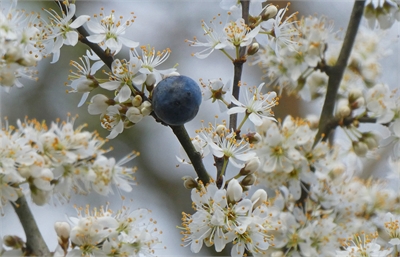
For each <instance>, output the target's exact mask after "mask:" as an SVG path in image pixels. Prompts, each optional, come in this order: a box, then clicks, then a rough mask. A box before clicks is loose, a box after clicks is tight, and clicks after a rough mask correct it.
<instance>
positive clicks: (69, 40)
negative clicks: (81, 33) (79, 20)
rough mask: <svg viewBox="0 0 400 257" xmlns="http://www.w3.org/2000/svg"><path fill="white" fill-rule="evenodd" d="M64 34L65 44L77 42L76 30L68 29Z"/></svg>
mask: <svg viewBox="0 0 400 257" xmlns="http://www.w3.org/2000/svg"><path fill="white" fill-rule="evenodd" d="M65 36H66V38H67V39H66V40H65V42H64V43H65V44H66V45H71V46H74V45H76V44H77V43H78V32H76V31H69V32H67V33H66V34H65Z"/></svg>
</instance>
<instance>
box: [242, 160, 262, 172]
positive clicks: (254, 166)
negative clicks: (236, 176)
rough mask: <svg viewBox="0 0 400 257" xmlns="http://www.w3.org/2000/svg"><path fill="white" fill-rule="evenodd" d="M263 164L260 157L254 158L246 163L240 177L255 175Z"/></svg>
mask: <svg viewBox="0 0 400 257" xmlns="http://www.w3.org/2000/svg"><path fill="white" fill-rule="evenodd" d="M260 165H261V162H260V159H259V158H258V157H253V158H251V159H250V160H248V161H247V162H246V164H245V165H244V167H243V168H242V169H241V170H240V175H242V176H246V175H250V174H253V173H254V172H255V171H256V170H258V168H259V167H260Z"/></svg>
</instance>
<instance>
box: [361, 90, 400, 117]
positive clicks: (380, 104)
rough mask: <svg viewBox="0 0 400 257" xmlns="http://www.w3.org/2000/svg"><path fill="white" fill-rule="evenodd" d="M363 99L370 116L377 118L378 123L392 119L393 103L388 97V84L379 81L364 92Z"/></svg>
mask: <svg viewBox="0 0 400 257" xmlns="http://www.w3.org/2000/svg"><path fill="white" fill-rule="evenodd" d="M365 101H366V103H367V110H368V111H370V112H371V117H375V118H377V122H378V123H387V122H390V121H391V120H392V119H393V117H394V111H393V109H394V107H395V103H394V101H393V99H392V98H391V97H390V90H389V87H388V85H386V84H382V83H380V84H376V85H375V86H374V87H372V88H370V89H369V90H368V91H367V93H366V96H365Z"/></svg>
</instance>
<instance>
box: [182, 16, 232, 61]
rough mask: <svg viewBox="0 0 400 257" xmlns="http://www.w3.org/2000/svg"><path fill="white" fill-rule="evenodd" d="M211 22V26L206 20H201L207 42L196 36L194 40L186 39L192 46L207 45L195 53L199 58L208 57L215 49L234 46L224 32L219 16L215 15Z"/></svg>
mask: <svg viewBox="0 0 400 257" xmlns="http://www.w3.org/2000/svg"><path fill="white" fill-rule="evenodd" d="M218 16H219V15H218ZM210 24H211V25H210V26H211V27H210V26H209V25H207V23H206V22H205V21H201V28H202V29H203V31H204V35H205V36H207V37H206V39H207V42H205V43H203V42H200V41H198V39H197V38H196V37H194V38H193V41H191V40H186V42H188V43H189V45H190V46H200V47H206V48H205V49H204V50H202V51H200V52H198V53H195V54H194V56H196V57H197V58H199V59H204V58H207V57H208V56H209V55H210V54H211V53H212V52H213V51H214V50H215V49H217V50H223V49H229V48H232V45H230V44H229V43H228V39H227V36H226V34H225V33H224V30H223V27H222V26H221V23H220V21H218V20H217V17H214V18H213V20H212V21H210Z"/></svg>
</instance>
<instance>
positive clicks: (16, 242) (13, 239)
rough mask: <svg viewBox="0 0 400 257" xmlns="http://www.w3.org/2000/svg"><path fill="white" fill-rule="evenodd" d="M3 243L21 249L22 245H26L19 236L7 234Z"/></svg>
mask: <svg viewBox="0 0 400 257" xmlns="http://www.w3.org/2000/svg"><path fill="white" fill-rule="evenodd" d="M3 243H4V245H5V246H8V247H11V248H13V249H21V248H22V247H25V242H24V241H22V239H21V238H19V237H18V236H9V235H7V236H5V237H4V238H3Z"/></svg>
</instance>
